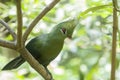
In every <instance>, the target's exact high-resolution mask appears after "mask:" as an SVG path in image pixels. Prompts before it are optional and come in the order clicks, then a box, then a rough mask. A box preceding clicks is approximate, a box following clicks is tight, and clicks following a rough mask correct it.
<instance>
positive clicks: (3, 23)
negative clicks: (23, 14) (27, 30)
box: [0, 19, 16, 40]
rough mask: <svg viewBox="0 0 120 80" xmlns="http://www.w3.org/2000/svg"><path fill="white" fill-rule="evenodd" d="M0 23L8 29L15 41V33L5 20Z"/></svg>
mask: <svg viewBox="0 0 120 80" xmlns="http://www.w3.org/2000/svg"><path fill="white" fill-rule="evenodd" d="M0 23H1V24H2V25H3V26H5V27H6V28H7V30H8V31H9V33H10V34H11V35H12V37H13V39H14V40H15V39H16V34H15V32H14V31H13V30H12V29H11V28H10V26H9V25H8V24H7V23H6V22H5V21H3V20H1V19H0Z"/></svg>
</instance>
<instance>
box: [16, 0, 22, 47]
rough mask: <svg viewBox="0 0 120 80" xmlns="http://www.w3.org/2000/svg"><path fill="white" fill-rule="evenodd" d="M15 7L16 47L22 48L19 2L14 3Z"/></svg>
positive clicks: (19, 0)
mask: <svg viewBox="0 0 120 80" xmlns="http://www.w3.org/2000/svg"><path fill="white" fill-rule="evenodd" d="M16 7H17V21H18V26H17V47H22V46H23V44H22V10H21V0H17V1H16Z"/></svg>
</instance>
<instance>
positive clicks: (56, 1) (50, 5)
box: [23, 0, 60, 43]
mask: <svg viewBox="0 0 120 80" xmlns="http://www.w3.org/2000/svg"><path fill="white" fill-rule="evenodd" d="M59 1H60V0H54V1H53V2H51V3H50V4H49V5H48V6H46V7H45V8H44V9H43V11H42V12H41V13H40V14H39V15H38V16H37V17H36V18H35V19H34V20H33V21H32V22H31V24H30V25H29V27H28V29H27V30H26V31H25V33H24V35H23V39H24V40H23V42H24V43H25V41H26V40H27V37H28V35H29V34H30V32H31V31H32V29H33V28H34V26H35V25H36V24H37V23H38V21H40V19H42V18H43V17H44V15H46V14H47V13H48V12H49V11H50V10H51V9H52V8H53V7H54V6H55V5H56V4H57V3H58V2H59Z"/></svg>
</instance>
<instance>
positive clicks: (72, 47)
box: [0, 0, 120, 80]
mask: <svg viewBox="0 0 120 80" xmlns="http://www.w3.org/2000/svg"><path fill="white" fill-rule="evenodd" d="M50 2H51V0H22V10H23V31H25V29H26V28H27V26H28V25H29V24H30V23H31V22H32V20H33V19H34V18H35V17H36V15H38V14H39V13H40V12H41V11H42V10H43V9H44V7H45V6H46V5H48V4H49V3H50ZM111 3H112V1H111V0H61V1H60V2H59V3H58V4H57V5H56V6H55V7H54V8H53V9H52V10H51V11H50V12H49V13H47V15H46V16H44V17H43V19H42V20H40V22H39V23H38V24H37V25H36V26H35V28H34V29H33V30H32V32H31V34H30V35H29V38H28V41H29V39H31V38H33V37H35V36H37V35H38V34H44V33H47V32H49V31H50V30H51V28H52V27H54V25H56V24H58V23H59V22H61V21H62V20H64V19H66V18H69V17H74V16H76V15H81V18H80V22H79V24H78V26H77V27H76V29H75V31H74V34H73V38H72V40H70V39H66V40H65V45H64V48H63V50H62V51H61V53H60V55H59V56H58V57H57V58H56V59H55V60H54V61H52V62H51V63H50V65H49V66H48V68H49V70H50V71H51V73H52V74H53V77H54V78H55V80H110V72H111V43H112V23H113V21H112V4H111ZM119 3H120V2H119ZM105 5H106V6H105ZM99 6H100V7H99ZM85 10H86V11H88V12H87V13H86V11H85ZM119 17H120V14H118V18H119ZM0 19H3V20H5V22H7V23H8V24H9V25H10V26H11V28H12V29H13V30H14V31H16V24H17V21H16V6H15V2H14V0H0ZM119 23H120V22H119ZM119 34H120V33H118V42H117V66H116V80H120V76H119V75H120V66H119V63H120V47H119V44H120V43H119V40H120V39H119V38H120V36H119ZM0 38H1V39H6V40H10V41H12V37H11V35H10V34H9V32H8V31H7V30H6V29H5V28H4V27H3V26H2V25H1V24H0ZM18 55H19V54H18V53H17V52H15V51H13V50H10V49H6V48H3V47H0V69H2V67H3V66H4V65H5V64H6V63H8V62H9V61H10V60H11V59H13V58H14V57H16V56H18ZM0 80H43V78H42V77H41V76H40V75H39V74H38V73H37V72H36V71H35V70H34V69H32V68H31V67H30V66H29V64H28V63H27V62H26V63H24V64H23V65H22V66H20V67H19V68H18V69H16V70H11V71H0Z"/></svg>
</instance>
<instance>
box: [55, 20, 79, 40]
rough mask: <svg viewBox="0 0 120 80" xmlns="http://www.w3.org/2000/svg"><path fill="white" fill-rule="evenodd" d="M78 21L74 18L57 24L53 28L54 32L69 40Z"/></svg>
mask: <svg viewBox="0 0 120 80" xmlns="http://www.w3.org/2000/svg"><path fill="white" fill-rule="evenodd" d="M77 24H78V20H76V19H75V18H72V19H67V20H65V21H63V22H61V23H59V24H57V25H56V26H55V28H54V30H55V31H57V32H58V33H60V35H61V36H63V37H64V38H66V37H68V38H71V37H72V34H73V31H74V28H75V27H76V26H77Z"/></svg>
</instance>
